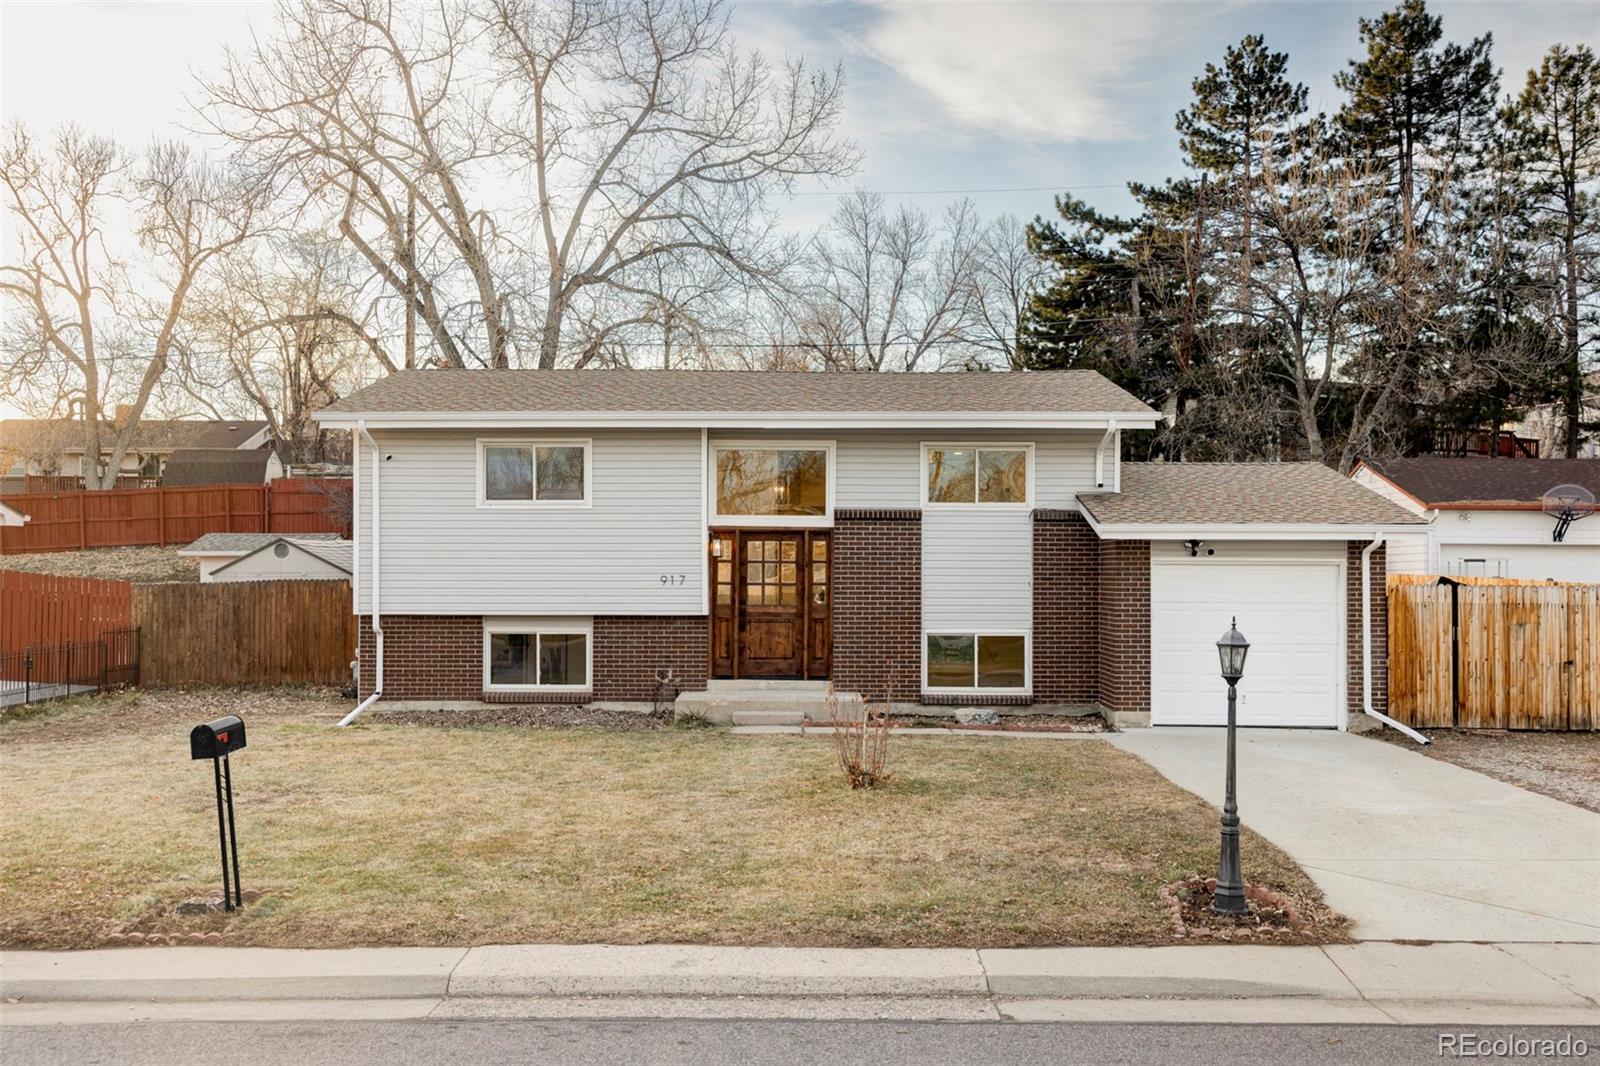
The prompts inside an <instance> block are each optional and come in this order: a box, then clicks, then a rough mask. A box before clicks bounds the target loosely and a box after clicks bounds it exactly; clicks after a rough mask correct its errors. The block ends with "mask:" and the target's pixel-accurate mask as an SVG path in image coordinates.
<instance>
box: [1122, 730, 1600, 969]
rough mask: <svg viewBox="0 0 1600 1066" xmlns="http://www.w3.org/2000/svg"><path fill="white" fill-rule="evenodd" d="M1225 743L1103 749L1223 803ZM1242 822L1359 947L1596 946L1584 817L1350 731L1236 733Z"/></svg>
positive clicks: (1202, 736)
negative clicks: (1342, 920)
mask: <svg viewBox="0 0 1600 1066" xmlns="http://www.w3.org/2000/svg"><path fill="white" fill-rule="evenodd" d="M1226 740H1227V735H1226V732H1225V731H1224V730H1221V729H1143V730H1135V731H1130V732H1127V733H1120V734H1118V735H1117V736H1116V737H1114V738H1112V743H1114V744H1116V745H1117V746H1118V747H1120V748H1122V749H1124V750H1125V751H1130V752H1132V753H1133V754H1135V755H1137V756H1139V757H1140V758H1142V759H1144V760H1145V761H1147V762H1148V763H1150V765H1152V766H1154V767H1155V768H1156V769H1157V770H1159V771H1160V772H1161V773H1162V774H1164V775H1165V776H1166V777H1167V778H1168V779H1170V780H1171V781H1172V782H1173V783H1175V784H1177V785H1178V786H1179V787H1180V788H1185V789H1188V790H1189V791H1191V792H1194V793H1196V794H1197V795H1199V796H1201V797H1203V798H1205V799H1206V800H1208V801H1210V802H1211V803H1212V804H1214V805H1217V806H1221V803H1222V787H1223V750H1224V745H1225V743H1226ZM1239 813H1240V816H1241V817H1242V818H1243V820H1244V824H1245V825H1247V826H1249V827H1250V828H1251V829H1254V830H1255V831H1256V832H1258V833H1260V834H1261V835H1262V836H1264V837H1266V838H1267V839H1268V840H1270V841H1272V842H1273V843H1274V844H1276V845H1277V846H1278V847H1280V848H1282V849H1283V850H1284V851H1286V852H1288V853H1289V856H1290V858H1292V859H1294V861H1295V862H1297V863H1299V864H1300V865H1301V866H1302V867H1303V868H1304V869H1305V871H1306V872H1307V873H1308V874H1310V875H1311V877H1312V879H1313V880H1315V881H1316V883H1317V885H1318V887H1320V888H1321V889H1322V891H1323V894H1324V895H1325V896H1326V897H1327V900H1328V903H1329V905H1330V906H1332V907H1333V908H1334V910H1337V911H1339V912H1340V913H1341V914H1345V915H1348V916H1349V917H1350V919H1351V921H1352V922H1353V923H1354V927H1353V929H1352V932H1353V933H1354V935H1355V936H1357V937H1360V938H1362V939H1369V940H1455V941H1483V942H1491V943H1492V942H1523V941H1549V942H1586V943H1591V944H1593V943H1596V942H1600V814H1595V813H1594V812H1592V811H1586V810H1583V809H1582V808H1579V807H1574V806H1572V805H1571V804H1567V803H1562V802H1561V801H1560V800H1554V799H1550V798H1549V797H1548V796H1541V795H1538V794H1536V793H1533V792H1529V791H1527V790H1526V789H1521V788H1517V787H1516V786H1515V785H1509V784H1507V783H1505V782H1504V781H1497V780H1495V779H1494V778H1492V777H1487V776H1485V775H1483V774H1480V773H1476V772H1474V771H1472V770H1466V769H1463V768H1461V767H1459V766H1452V765H1451V764H1449V763H1447V762H1443V761H1441V760H1439V759H1430V758H1428V757H1427V756H1425V755H1421V754H1419V753H1417V752H1414V751H1409V750H1407V749H1405V748H1403V747H1399V746H1397V745H1394V744H1385V743H1383V742H1382V741H1377V740H1372V739H1370V738H1364V737H1358V736H1353V735H1351V734H1349V733H1338V732H1333V731H1329V730H1304V729H1292V730H1291V729H1245V730H1240V732H1239ZM1244 859H1245V877H1246V879H1248V878H1249V875H1250V856H1249V854H1248V852H1247V853H1246V854H1245V857H1244Z"/></svg>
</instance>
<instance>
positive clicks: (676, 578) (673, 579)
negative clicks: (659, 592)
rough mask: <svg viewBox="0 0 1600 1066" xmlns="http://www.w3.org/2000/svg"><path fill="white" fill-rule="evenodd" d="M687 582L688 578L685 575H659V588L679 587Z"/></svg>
mask: <svg viewBox="0 0 1600 1066" xmlns="http://www.w3.org/2000/svg"><path fill="white" fill-rule="evenodd" d="M687 580H688V576H687V575H685V574H662V575H661V586H662V587H663V588H667V587H671V586H676V585H681V584H683V583H684V582H685V581H687Z"/></svg>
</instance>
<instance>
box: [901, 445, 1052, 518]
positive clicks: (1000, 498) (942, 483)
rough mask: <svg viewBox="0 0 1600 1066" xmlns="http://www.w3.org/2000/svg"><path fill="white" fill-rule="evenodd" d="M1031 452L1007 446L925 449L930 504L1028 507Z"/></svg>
mask: <svg viewBox="0 0 1600 1066" xmlns="http://www.w3.org/2000/svg"><path fill="white" fill-rule="evenodd" d="M1030 453H1031V449H1029V448H1027V447H1025V446H1022V445H1015V444H1006V445H981V446H979V445H965V446H963V445H942V444H940V445H929V446H927V447H926V448H924V449H923V460H924V462H923V466H924V468H925V472H926V475H927V478H926V482H925V483H926V485H927V497H926V500H927V502H928V503H932V504H1003V503H1011V504H1026V503H1027V502H1028V462H1029V457H1030Z"/></svg>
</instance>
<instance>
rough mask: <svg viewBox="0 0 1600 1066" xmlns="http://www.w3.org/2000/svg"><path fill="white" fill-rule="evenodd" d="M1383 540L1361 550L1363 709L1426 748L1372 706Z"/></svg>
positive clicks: (1375, 538) (1419, 738)
mask: <svg viewBox="0 0 1600 1066" xmlns="http://www.w3.org/2000/svg"><path fill="white" fill-rule="evenodd" d="M1383 539H1384V538H1383V534H1382V533H1373V535H1372V543H1371V544H1368V545H1367V546H1366V547H1365V548H1363V549H1361V709H1362V710H1363V711H1365V712H1366V713H1367V714H1369V715H1371V716H1372V717H1373V718H1376V719H1377V720H1378V721H1380V722H1382V723H1383V724H1384V725H1387V726H1393V727H1394V728H1396V729H1398V730H1400V732H1402V733H1404V734H1405V735H1406V736H1408V737H1410V738H1411V739H1412V740H1414V741H1416V742H1417V743H1418V744H1426V743H1428V738H1427V737H1425V736H1423V735H1422V734H1421V733H1419V732H1417V731H1416V730H1415V729H1412V728H1411V727H1410V726H1408V725H1405V724H1403V723H1401V722H1397V721H1395V720H1394V719H1393V718H1390V717H1389V716H1388V715H1386V714H1383V713H1382V712H1380V711H1379V710H1378V709H1377V708H1376V707H1374V706H1373V705H1372V553H1373V552H1375V551H1377V550H1378V547H1379V545H1381V544H1382V543H1383Z"/></svg>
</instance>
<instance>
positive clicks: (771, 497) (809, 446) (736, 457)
mask: <svg viewBox="0 0 1600 1066" xmlns="http://www.w3.org/2000/svg"><path fill="white" fill-rule="evenodd" d="M711 452H712V456H711V463H712V470H711V479H712V485H711V492H712V498H711V504H712V518H713V519H714V520H717V521H720V522H728V523H732V524H735V525H817V524H825V523H826V522H827V521H828V520H829V519H830V518H831V516H832V514H833V444H832V442H815V443H813V442H801V443H787V442H784V443H774V442H751V443H742V442H723V443H719V444H716V445H714V446H713V447H712V449H711Z"/></svg>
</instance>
